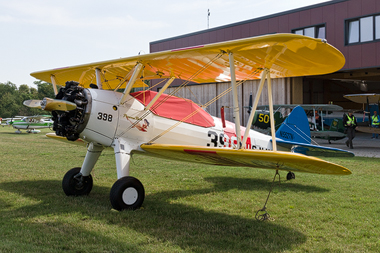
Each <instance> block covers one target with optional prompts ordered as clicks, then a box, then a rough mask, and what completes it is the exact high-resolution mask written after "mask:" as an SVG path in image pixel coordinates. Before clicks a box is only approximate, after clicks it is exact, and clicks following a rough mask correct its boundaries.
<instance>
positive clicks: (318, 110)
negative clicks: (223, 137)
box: [252, 104, 346, 144]
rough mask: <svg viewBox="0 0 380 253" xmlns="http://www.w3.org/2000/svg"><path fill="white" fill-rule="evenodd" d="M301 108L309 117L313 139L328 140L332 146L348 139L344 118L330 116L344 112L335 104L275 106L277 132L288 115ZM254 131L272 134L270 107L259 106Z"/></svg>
mask: <svg viewBox="0 0 380 253" xmlns="http://www.w3.org/2000/svg"><path fill="white" fill-rule="evenodd" d="M297 106H300V107H302V108H303V109H304V110H305V111H306V114H307V115H308V118H306V120H308V122H309V125H310V129H311V131H310V135H311V137H313V138H319V139H326V140H328V142H329V143H330V144H331V140H334V141H336V140H340V139H343V138H345V137H346V134H344V127H343V121H342V116H340V117H337V115H336V114H334V116H333V118H331V116H328V115H329V114H330V113H333V112H339V111H342V112H343V108H342V107H341V106H338V105H333V104H300V105H298V104H282V105H273V109H274V121H275V128H276V130H277V129H278V128H279V127H280V126H281V124H282V123H283V122H284V120H285V119H286V117H287V115H288V113H289V112H290V111H291V110H293V109H294V108H295V107H297ZM327 117H329V121H330V122H329V124H326V123H325V121H326V118H327ZM252 125H253V127H254V129H256V130H257V131H260V132H264V133H269V132H270V112H269V106H268V105H262V106H258V107H257V110H256V114H255V117H254V119H253V123H252Z"/></svg>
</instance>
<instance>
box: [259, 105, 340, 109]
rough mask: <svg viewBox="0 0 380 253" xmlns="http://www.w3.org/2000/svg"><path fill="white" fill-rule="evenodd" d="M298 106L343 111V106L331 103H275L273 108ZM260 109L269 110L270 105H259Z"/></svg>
mask: <svg viewBox="0 0 380 253" xmlns="http://www.w3.org/2000/svg"><path fill="white" fill-rule="evenodd" d="M297 106H301V107H302V108H303V109H304V110H316V111H341V110H343V107H341V106H339V105H331V104H294V105H286V104H282V105H273V109H274V110H277V109H278V108H285V109H287V108H290V109H292V108H295V107H297ZM257 109H259V110H269V105H259V106H257Z"/></svg>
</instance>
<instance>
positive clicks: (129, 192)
mask: <svg viewBox="0 0 380 253" xmlns="http://www.w3.org/2000/svg"><path fill="white" fill-rule="evenodd" d="M144 198H145V190H144V186H143V185H142V183H141V182H140V181H139V180H138V179H137V178H134V177H129V176H128V177H122V178H120V179H119V180H117V181H116V182H115V183H114V185H113V186H112V188H111V192H110V200H111V205H112V207H113V208H114V209H116V210H119V211H122V210H126V209H129V210H135V209H138V208H140V207H141V205H142V203H143V202H144Z"/></svg>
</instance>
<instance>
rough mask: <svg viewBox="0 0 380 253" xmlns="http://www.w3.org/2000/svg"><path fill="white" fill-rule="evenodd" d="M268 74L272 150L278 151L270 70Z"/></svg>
mask: <svg viewBox="0 0 380 253" xmlns="http://www.w3.org/2000/svg"><path fill="white" fill-rule="evenodd" d="M266 72H267V82H268V100H269V116H270V130H271V134H272V150H273V151H277V144H276V128H275V127H274V113H273V96H272V81H271V78H270V71H269V69H266Z"/></svg>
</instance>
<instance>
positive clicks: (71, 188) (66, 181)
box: [62, 167, 93, 196]
mask: <svg viewBox="0 0 380 253" xmlns="http://www.w3.org/2000/svg"><path fill="white" fill-rule="evenodd" d="M80 169H81V168H80V167H76V168H72V169H71V170H69V171H68V172H67V173H66V174H65V176H64V177H63V180H62V189H63V191H64V192H65V194H66V195H67V196H81V195H88V194H89V193H90V192H91V190H92V184H93V181H92V176H91V175H89V176H87V177H84V176H82V174H80Z"/></svg>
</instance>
